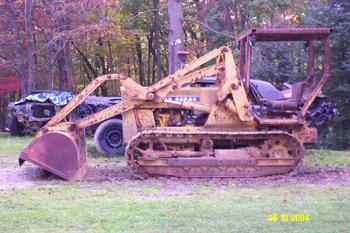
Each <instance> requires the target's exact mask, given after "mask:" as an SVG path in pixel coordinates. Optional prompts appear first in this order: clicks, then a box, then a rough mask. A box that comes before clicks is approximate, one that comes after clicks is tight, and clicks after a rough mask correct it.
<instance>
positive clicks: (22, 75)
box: [6, 0, 28, 96]
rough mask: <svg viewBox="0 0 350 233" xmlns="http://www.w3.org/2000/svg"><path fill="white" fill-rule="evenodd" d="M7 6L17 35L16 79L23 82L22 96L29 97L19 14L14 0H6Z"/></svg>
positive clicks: (11, 23) (12, 28) (14, 32)
mask: <svg viewBox="0 0 350 233" xmlns="http://www.w3.org/2000/svg"><path fill="white" fill-rule="evenodd" d="M6 6H7V8H8V9H9V12H10V16H11V17H10V25H11V30H12V32H13V34H14V35H15V57H16V58H15V70H16V77H17V78H18V79H19V80H21V85H22V86H21V90H22V91H21V94H22V96H25V95H27V90H28V85H27V75H26V73H27V72H26V71H25V70H24V69H25V66H24V64H23V53H22V48H21V38H20V33H19V31H18V27H17V12H16V8H15V6H14V2H13V1H12V0H6Z"/></svg>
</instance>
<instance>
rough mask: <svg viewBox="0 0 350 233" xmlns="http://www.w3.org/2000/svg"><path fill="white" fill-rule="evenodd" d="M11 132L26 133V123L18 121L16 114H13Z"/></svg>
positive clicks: (16, 134) (19, 134) (18, 134)
mask: <svg viewBox="0 0 350 233" xmlns="http://www.w3.org/2000/svg"><path fill="white" fill-rule="evenodd" d="M10 134H11V135H12V136H23V135H24V125H23V124H22V123H21V122H19V121H18V119H17V117H16V116H11V119H10Z"/></svg>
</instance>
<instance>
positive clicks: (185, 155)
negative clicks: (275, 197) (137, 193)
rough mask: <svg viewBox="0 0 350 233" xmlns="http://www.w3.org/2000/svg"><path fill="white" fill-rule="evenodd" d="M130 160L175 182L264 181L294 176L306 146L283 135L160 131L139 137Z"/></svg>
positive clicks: (137, 167) (138, 167) (136, 166)
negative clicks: (206, 179) (198, 179)
mask: <svg viewBox="0 0 350 233" xmlns="http://www.w3.org/2000/svg"><path fill="white" fill-rule="evenodd" d="M126 156H127V159H128V163H129V165H130V166H131V167H132V168H134V169H135V170H136V171H137V172H140V173H146V174H148V175H168V176H176V177H203V178H204V177H259V176H268V175H276V174H284V173H288V172H290V171H292V170H294V169H295V168H296V167H297V166H298V164H299V163H301V161H302V158H303V156H304V148H303V146H302V144H301V143H300V142H299V141H298V140H297V139H296V138H295V137H293V136H292V135H290V134H288V133H286V132H283V131H268V132H266V131H248V132H232V131H221V130H201V129H193V128H191V129H190V130H186V129H184V128H176V127H172V128H156V129H152V130H145V131H142V132H140V133H138V134H137V135H136V136H135V137H134V138H133V139H132V140H131V141H130V142H129V144H128V146H127V149H126Z"/></svg>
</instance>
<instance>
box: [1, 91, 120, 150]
mask: <svg viewBox="0 0 350 233" xmlns="http://www.w3.org/2000/svg"><path fill="white" fill-rule="evenodd" d="M73 97H74V94H73V93H71V92H68V91H56V90H35V91H32V92H31V93H30V94H29V95H27V96H25V97H23V98H21V99H20V100H18V101H16V102H11V103H9V105H8V107H7V114H8V116H7V131H9V132H10V134H11V135H13V136H23V135H26V134H34V133H35V132H37V131H38V130H39V129H40V128H41V127H43V126H44V125H45V124H46V123H47V122H48V121H49V120H50V119H51V118H52V117H54V116H55V115H56V113H57V112H59V111H60V110H61V109H62V108H63V107H64V106H65V105H67V103H68V102H69V101H70V100H71V99H72V98H73ZM120 101H121V97H118V96H114V97H103V96H88V97H87V98H86V99H85V100H84V102H83V103H82V104H81V105H79V106H78V107H77V108H76V109H75V110H74V111H73V112H72V113H71V114H70V115H69V118H71V119H81V118H84V117H86V116H88V115H91V114H93V113H96V112H99V111H101V110H103V109H105V108H108V107H110V106H112V105H113V104H116V103H118V102H120ZM120 119H121V116H116V117H115V122H117V124H119V125H120V126H119V128H120V130H119V132H116V133H118V134H120V135H122V130H121V127H122V126H121V121H120ZM102 124H103V123H102ZM114 128H115V127H114ZM97 130H98V131H97ZM86 131H87V134H88V135H94V134H95V138H96V140H97V144H98V145H99V150H100V151H101V153H102V152H103V153H104V154H106V155H113V154H115V153H118V152H119V153H121V152H122V150H123V146H122V143H120V144H119V145H116V146H114V147H113V148H112V149H113V151H112V152H111V148H109V147H107V146H103V145H105V144H107V143H106V141H108V140H109V137H108V135H109V134H110V131H113V132H115V131H116V130H115V129H109V128H106V127H105V126H104V125H102V126H101V125H94V126H91V127H89V128H87V129H86ZM107 131H108V132H107ZM117 131H118V130H117ZM108 133H109V134H108Z"/></svg>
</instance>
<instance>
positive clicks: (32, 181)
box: [0, 163, 350, 195]
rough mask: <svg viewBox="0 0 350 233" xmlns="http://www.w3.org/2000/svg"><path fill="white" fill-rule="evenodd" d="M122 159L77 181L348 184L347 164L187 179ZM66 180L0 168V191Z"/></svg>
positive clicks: (183, 188)
mask: <svg viewBox="0 0 350 233" xmlns="http://www.w3.org/2000/svg"><path fill="white" fill-rule="evenodd" d="M139 178H140V177H135V176H134V175H133V174H132V172H131V171H130V170H129V169H128V168H127V167H126V165H125V164H124V163H111V164H103V165H95V166H92V167H89V169H88V172H87V174H86V176H85V177H84V179H83V180H82V181H81V182H80V184H82V185H84V184H87V185H91V184H96V183H101V184H103V183H109V184H115V185H118V184H128V185H132V186H133V185H135V187H159V189H160V190H161V192H163V193H164V195H177V194H182V195H186V194H191V192H192V191H193V187H194V186H196V185H203V186H208V187H211V188H218V187H219V188H222V187H223V188H225V187H228V186H231V185H234V186H236V187H252V188H254V187H261V186H264V187H265V186H268V187H274V186H277V187H278V186H281V185H286V184H292V185H295V184H297V185H316V186H350V167H345V168H303V169H301V171H299V172H298V173H297V174H289V175H280V176H270V177H260V178H249V179H242V178H239V179H228V178H224V179H217V178H216V179H194V178H192V179H189V178H174V177H151V178H147V179H144V180H142V179H139ZM64 183H66V182H65V181H62V180H61V179H59V178H57V177H55V176H53V175H50V174H48V173H46V172H43V171H42V170H41V169H39V168H38V167H36V166H34V165H31V164H29V163H26V164H25V166H24V167H22V168H19V167H18V166H11V167H6V168H2V169H0V191H5V190H10V189H17V188H27V187H33V186H52V185H61V184H64Z"/></svg>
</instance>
